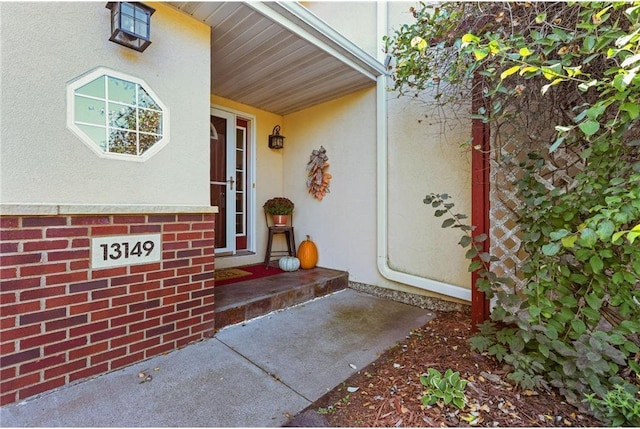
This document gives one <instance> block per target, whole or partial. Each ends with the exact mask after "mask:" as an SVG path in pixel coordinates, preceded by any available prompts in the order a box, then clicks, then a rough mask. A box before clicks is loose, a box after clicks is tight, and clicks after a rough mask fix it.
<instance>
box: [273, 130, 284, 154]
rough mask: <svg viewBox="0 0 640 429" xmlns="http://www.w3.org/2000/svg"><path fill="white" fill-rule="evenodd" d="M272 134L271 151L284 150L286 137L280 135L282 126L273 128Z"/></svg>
mask: <svg viewBox="0 0 640 429" xmlns="http://www.w3.org/2000/svg"><path fill="white" fill-rule="evenodd" d="M272 133H273V134H271V135H270V136H269V147H270V148H271V149H282V148H283V147H284V136H281V135H280V125H276V126H275V127H273V131H272Z"/></svg>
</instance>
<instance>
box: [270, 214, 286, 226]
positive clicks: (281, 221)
mask: <svg viewBox="0 0 640 429" xmlns="http://www.w3.org/2000/svg"><path fill="white" fill-rule="evenodd" d="M271 216H273V223H274V225H275V226H286V225H287V223H288V222H289V215H275V214H274V215H271Z"/></svg>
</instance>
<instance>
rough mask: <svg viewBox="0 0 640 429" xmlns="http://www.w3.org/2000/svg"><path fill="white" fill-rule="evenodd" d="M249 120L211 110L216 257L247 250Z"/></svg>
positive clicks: (211, 191)
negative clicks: (215, 207)
mask: <svg viewBox="0 0 640 429" xmlns="http://www.w3.org/2000/svg"><path fill="white" fill-rule="evenodd" d="M249 124H250V122H249V121H248V120H246V119H242V118H238V117H237V115H235V114H233V113H230V112H226V111H223V110H219V109H211V138H210V144H211V150H210V157H211V158H210V166H211V167H210V178H209V181H210V182H209V183H210V193H211V205H212V206H217V207H218V213H217V214H216V218H215V223H216V235H215V236H216V239H215V247H216V254H217V255H222V256H223V255H233V254H235V253H236V251H238V250H247V248H248V247H247V246H248V228H247V225H248V219H249V216H248V214H249V213H248V206H249V204H248V202H249V197H250V196H249V189H250V188H249V187H247V186H246V184H247V182H248V180H249V177H248V168H247V166H248V163H249V153H248V152H249V148H250V145H249V144H248V143H249V126H250V125H249Z"/></svg>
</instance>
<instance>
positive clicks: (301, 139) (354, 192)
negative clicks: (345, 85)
mask: <svg viewBox="0 0 640 429" xmlns="http://www.w3.org/2000/svg"><path fill="white" fill-rule="evenodd" d="M375 112H376V106H375V89H369V90H363V91H360V92H357V93H355V94H352V95H349V96H346V97H342V98H340V99H338V100H334V101H331V102H328V103H324V104H322V105H319V106H315V107H312V108H310V109H306V110H303V111H300V112H297V113H294V114H291V115H287V116H285V118H284V124H285V128H286V130H287V133H288V134H287V141H288V142H289V143H287V142H285V149H284V157H285V176H286V177H287V180H285V183H284V186H285V193H286V195H289V196H290V197H291V198H292V200H293V201H294V202H295V203H296V212H295V228H296V239H297V240H296V241H298V243H299V242H301V241H302V240H304V238H305V236H306V235H307V234H309V235H310V236H311V238H312V239H313V241H314V242H315V243H316V246H317V247H318V252H319V261H318V264H319V265H320V266H323V267H329V268H335V269H341V270H347V271H349V274H350V279H351V280H353V281H359V282H365V283H369V284H376V283H377V282H378V281H379V280H380V277H379V275H378V274H377V272H376V266H375V260H376V186H375V185H376V181H375V177H376V152H375V146H376V128H375ZM283 129H284V128H283ZM321 145H322V146H324V148H325V149H326V150H327V156H328V157H329V161H328V162H329V165H330V166H329V168H328V172H329V173H330V174H331V175H332V179H331V184H330V191H331V192H330V193H329V194H327V196H326V197H325V198H324V199H323V200H322V201H319V200H317V199H315V198H313V197H312V196H311V195H310V194H309V193H308V191H307V188H306V181H307V177H308V176H307V171H306V167H307V163H308V162H309V157H310V155H311V152H312V151H313V150H314V149H319V148H320V146H321Z"/></svg>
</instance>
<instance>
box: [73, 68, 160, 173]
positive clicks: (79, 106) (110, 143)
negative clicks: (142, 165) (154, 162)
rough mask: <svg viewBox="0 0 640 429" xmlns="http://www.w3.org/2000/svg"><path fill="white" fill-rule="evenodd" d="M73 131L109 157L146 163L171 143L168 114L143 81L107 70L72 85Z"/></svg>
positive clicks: (90, 73)
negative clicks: (169, 141)
mask: <svg viewBox="0 0 640 429" xmlns="http://www.w3.org/2000/svg"><path fill="white" fill-rule="evenodd" d="M67 106H68V111H67V126H68V127H69V128H70V129H71V130H72V131H73V132H74V133H75V134H76V135H77V136H78V137H80V139H81V140H82V141H83V142H84V143H86V144H87V145H88V146H89V147H90V148H91V149H92V150H93V151H95V152H96V153H97V154H98V155H100V156H103V157H110V158H118V159H128V160H134V161H144V160H146V159H147V158H149V157H150V156H152V155H153V154H154V153H156V152H158V151H159V150H160V149H161V148H162V147H163V146H164V145H165V144H166V143H167V141H168V135H169V132H168V123H169V121H168V114H169V113H168V110H167V108H166V107H165V106H164V104H163V103H162V101H160V99H159V98H158V96H157V95H156V94H155V93H154V92H153V90H152V89H151V88H150V87H149V86H148V85H147V84H146V83H145V82H144V81H143V80H141V79H138V78H135V77H132V76H128V75H125V74H123V73H119V72H116V71H114V70H109V69H106V68H103V67H100V68H98V69H95V70H93V71H91V72H89V73H88V74H86V75H84V76H81V77H80V78H78V79H76V80H75V81H73V82H71V83H70V84H69V85H68V86H67Z"/></svg>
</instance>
